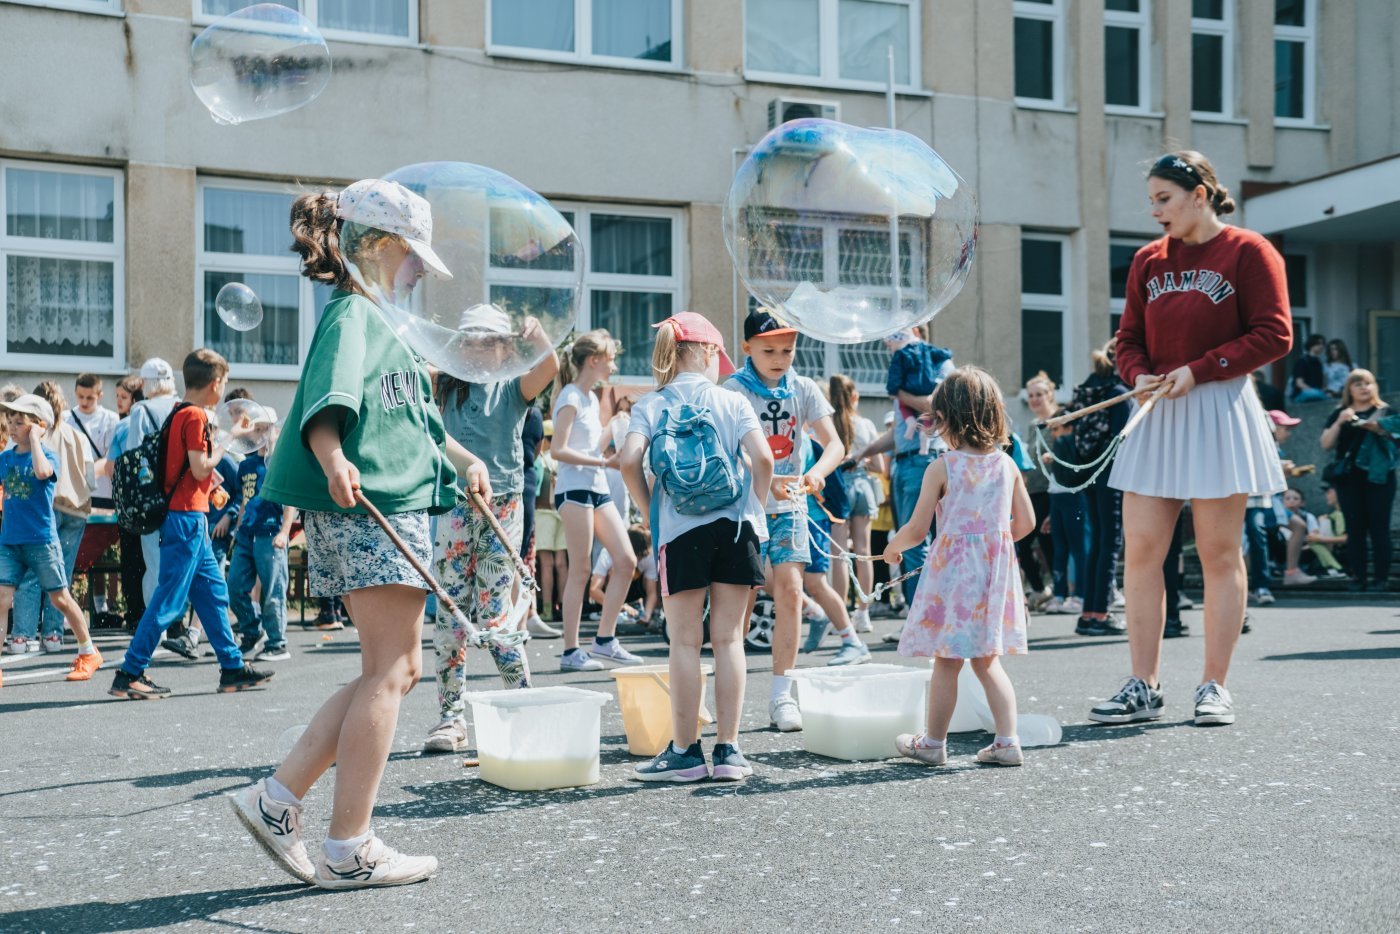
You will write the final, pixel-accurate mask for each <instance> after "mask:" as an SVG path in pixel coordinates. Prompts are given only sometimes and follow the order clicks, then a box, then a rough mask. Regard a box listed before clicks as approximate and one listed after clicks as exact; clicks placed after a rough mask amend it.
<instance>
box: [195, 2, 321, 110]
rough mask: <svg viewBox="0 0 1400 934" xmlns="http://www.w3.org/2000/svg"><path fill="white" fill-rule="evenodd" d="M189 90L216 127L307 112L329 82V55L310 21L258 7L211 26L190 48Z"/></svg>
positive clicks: (266, 5) (277, 7) (282, 9)
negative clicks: (191, 89)
mask: <svg viewBox="0 0 1400 934" xmlns="http://www.w3.org/2000/svg"><path fill="white" fill-rule="evenodd" d="M190 62H191V65H192V66H193V67H192V69H191V71H190V84H191V85H192V86H193V87H194V92H195V94H197V95H199V99H200V100H201V101H203V102H204V106H205V107H207V108H209V113H210V114H212V115H213V117H214V120H215V122H217V123H224V124H238V123H245V122H247V121H249V120H261V119H263V118H264V117H275V116H276V115H277V114H283V113H286V112H287V111H289V110H296V109H297V108H298V107H305V106H306V105H307V104H309V103H311V102H312V101H314V100H315V99H316V98H317V97H319V96H320V94H321V92H322V91H324V90H325V88H326V83H327V82H329V81H330V78H331V53H330V49H328V48H326V40H325V39H323V38H321V34H320V33H319V32H317V31H316V27H315V26H313V25H311V21H310V20H308V19H307V18H306V17H304V16H302V15H301V14H300V13H298V12H297V11H296V10H293V9H289V8H288V7H285V6H282V5H281V4H277V3H259V4H257V5H256V6H250V7H245V8H244V9H242V10H239V11H238V12H237V13H230V14H229V15H228V16H225V17H223V18H222V19H219V20H216V21H215V22H214V23H212V24H210V25H209V27H208V28H207V29H205V30H204V31H203V32H201V33H200V34H199V36H198V37H197V38H196V39H195V40H194V45H192V46H191V47H190Z"/></svg>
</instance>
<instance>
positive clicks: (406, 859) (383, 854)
mask: <svg viewBox="0 0 1400 934" xmlns="http://www.w3.org/2000/svg"><path fill="white" fill-rule="evenodd" d="M437 868H438V861H437V857H435V856H406V855H404V854H403V853H400V852H399V851H398V850H395V849H393V848H392V847H389V846H388V845H386V844H385V843H384V841H383V840H381V839H379V838H378V837H376V836H373V835H371V836H370V838H369V839H368V840H366V841H365V842H364V843H361V844H360V845H359V846H358V847H356V848H355V852H353V853H351V854H350V855H349V856H347V857H346V858H345V859H342V860H337V861H335V862H332V861H331V860H329V859H327V858H326V853H325V851H324V850H322V851H321V853H320V855H319V856H318V857H317V859H316V877H315V879H314V880H313V881H314V882H315V883H316V884H317V885H318V886H320V887H321V888H323V889H364V888H370V887H373V886H380V885H408V884H409V883H411V882H422V881H423V880H424V879H427V878H429V877H430V876H432V875H433V873H435V872H437Z"/></svg>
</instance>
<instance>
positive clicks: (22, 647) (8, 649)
mask: <svg viewBox="0 0 1400 934" xmlns="http://www.w3.org/2000/svg"><path fill="white" fill-rule="evenodd" d="M29 645H30V643H29V640H28V639H26V638H24V637H23V636H10V638H9V641H7V642H6V643H5V654H6V655H26V654H28V653H29ZM34 648H35V649H36V650H37V649H38V646H37V645H36V646H34Z"/></svg>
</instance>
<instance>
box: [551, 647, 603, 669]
mask: <svg viewBox="0 0 1400 934" xmlns="http://www.w3.org/2000/svg"><path fill="white" fill-rule="evenodd" d="M559 670H560V671H602V670H603V663H602V662H600V661H598V659H596V658H594V657H593V656H592V655H589V654H588V653H587V652H585V651H584V650H583V649H573V650H571V651H568V652H565V653H564V654H563V655H561V656H559Z"/></svg>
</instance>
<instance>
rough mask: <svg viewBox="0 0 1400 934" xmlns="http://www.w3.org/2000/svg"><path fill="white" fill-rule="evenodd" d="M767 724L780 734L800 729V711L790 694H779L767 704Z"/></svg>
mask: <svg viewBox="0 0 1400 934" xmlns="http://www.w3.org/2000/svg"><path fill="white" fill-rule="evenodd" d="M768 722H769V723H770V724H771V725H772V726H773V728H774V729H776V730H778V731H779V732H781V733H793V732H796V731H797V730H800V729H802V709H801V708H800V707H798V706H797V701H796V700H794V699H793V696H792V695H791V694H779V695H778V696H777V697H775V698H773V700H771V701H769V702H768Z"/></svg>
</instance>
